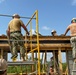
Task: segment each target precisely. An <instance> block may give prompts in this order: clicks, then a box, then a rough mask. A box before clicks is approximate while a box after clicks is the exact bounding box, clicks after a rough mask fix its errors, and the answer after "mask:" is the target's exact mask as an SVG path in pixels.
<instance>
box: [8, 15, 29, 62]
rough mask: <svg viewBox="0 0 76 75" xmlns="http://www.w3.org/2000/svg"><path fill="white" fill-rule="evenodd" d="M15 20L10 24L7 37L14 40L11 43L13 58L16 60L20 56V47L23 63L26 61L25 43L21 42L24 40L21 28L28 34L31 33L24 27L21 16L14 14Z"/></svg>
mask: <svg viewBox="0 0 76 75" xmlns="http://www.w3.org/2000/svg"><path fill="white" fill-rule="evenodd" d="M12 18H13V19H12V20H11V21H10V22H9V24H8V29H7V35H8V36H9V38H10V39H12V42H11V54H12V57H11V58H16V57H17V56H18V54H17V48H18V47H17V46H19V47H20V55H21V58H22V60H23V61H25V47H24V42H23V41H20V40H23V36H22V33H21V27H22V28H23V29H24V30H25V31H26V33H27V34H28V35H29V32H28V30H27V28H26V26H25V25H24V23H23V21H22V20H20V16H19V15H18V14H14V15H13V17H12Z"/></svg>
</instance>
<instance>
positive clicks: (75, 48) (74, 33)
mask: <svg viewBox="0 0 76 75" xmlns="http://www.w3.org/2000/svg"><path fill="white" fill-rule="evenodd" d="M68 31H70V36H71V39H70V42H71V47H72V55H73V58H74V59H76V18H73V19H72V20H71V24H70V25H69V26H68V27H67V29H66V31H65V33H64V36H65V35H66V34H67V32H68Z"/></svg>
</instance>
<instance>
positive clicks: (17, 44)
mask: <svg viewBox="0 0 76 75" xmlns="http://www.w3.org/2000/svg"><path fill="white" fill-rule="evenodd" d="M10 39H11V40H12V41H11V54H12V57H13V56H18V53H17V51H18V48H19V49H20V55H21V57H25V50H26V49H25V46H24V41H23V36H22V34H21V33H20V32H15V33H10Z"/></svg>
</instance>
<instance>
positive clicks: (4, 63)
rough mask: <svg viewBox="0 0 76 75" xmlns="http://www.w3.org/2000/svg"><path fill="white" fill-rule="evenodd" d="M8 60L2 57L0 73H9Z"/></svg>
mask: <svg viewBox="0 0 76 75" xmlns="http://www.w3.org/2000/svg"><path fill="white" fill-rule="evenodd" d="M7 67H8V65H7V61H6V60H5V59H2V58H1V59H0V75H7Z"/></svg>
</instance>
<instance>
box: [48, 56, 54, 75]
mask: <svg viewBox="0 0 76 75" xmlns="http://www.w3.org/2000/svg"><path fill="white" fill-rule="evenodd" d="M53 73H54V59H53V56H52V57H51V58H50V64H49V75H53Z"/></svg>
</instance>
